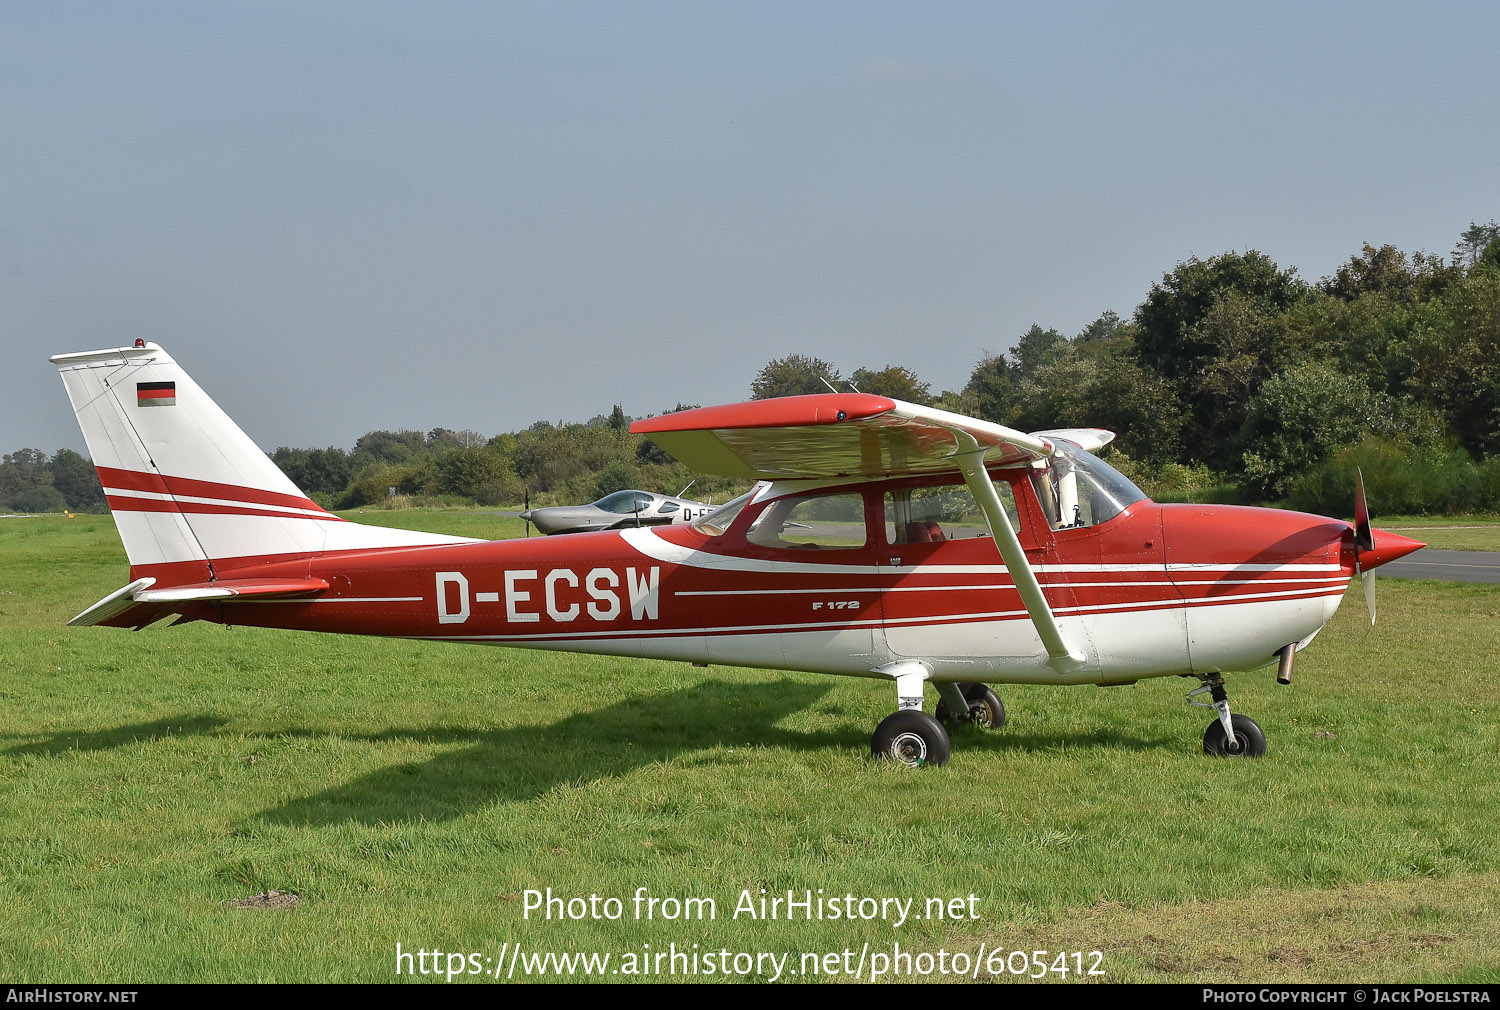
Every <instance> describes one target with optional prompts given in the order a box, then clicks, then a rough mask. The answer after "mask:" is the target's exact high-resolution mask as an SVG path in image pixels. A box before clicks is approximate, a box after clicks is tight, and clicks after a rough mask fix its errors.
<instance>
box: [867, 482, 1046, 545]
mask: <svg viewBox="0 0 1500 1010" xmlns="http://www.w3.org/2000/svg"><path fill="white" fill-rule="evenodd" d="M994 483H995V490H996V491H997V492H999V494H1000V501H1001V502H1002V503H1003V504H1004V505H1005V511H1006V514H1007V515H1009V516H1010V521H1011V525H1012V526H1013V527H1014V528H1015V529H1016V530H1020V528H1021V522H1020V517H1019V515H1018V514H1017V512H1016V503H1015V498H1014V496H1013V495H1012V494H1011V488H1010V482H1009V481H1006V480H996V481H995V482H994ZM989 535H990V528H989V525H988V524H987V523H986V522H985V521H984V515H983V514H982V513H981V512H980V511H979V506H978V504H976V503H975V501H974V497H973V495H971V494H970V493H969V489H968V488H967V487H965V486H964V485H962V484H946V485H941V486H938V487H908V488H897V489H895V490H892V491H887V492H886V494H885V542H886V543H888V544H890V545H891V546H899V545H902V544H927V543H938V542H940V541H944V540H967V539H970V538H973V537H988V536H989Z"/></svg>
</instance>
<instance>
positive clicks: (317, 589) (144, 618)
mask: <svg viewBox="0 0 1500 1010" xmlns="http://www.w3.org/2000/svg"><path fill="white" fill-rule="evenodd" d="M155 584H156V580H155V579H153V578H144V579H136V580H135V581H134V582H132V583H130V585H128V586H125V587H123V588H121V589H117V590H115V591H114V592H113V593H110V594H109V595H108V596H106V597H105V598H104V599H102V600H100V601H99V602H98V603H96V604H94V605H93V606H92V607H90V608H89V609H87V610H85V611H84V612H83V613H81V614H79V615H78V616H77V617H75V618H73V619H72V620H71V621H69V622H68V625H69V627H74V628H83V627H88V626H90V625H95V624H108V625H110V626H112V627H117V628H118V627H125V628H140V627H145V626H146V625H147V624H150V623H151V622H153V621H159V620H161V619H162V618H163V617H166V616H167V615H168V614H172V613H175V612H176V611H177V609H178V607H179V606H180V605H181V604H184V603H207V602H213V603H233V602H235V601H236V600H265V599H293V598H296V597H299V596H311V595H314V594H316V593H321V592H323V591H324V590H325V589H327V588H328V583H327V582H326V581H324V580H323V579H224V580H220V581H218V582H194V583H189V584H188V585H183V586H172V587H171V588H169V589H152V588H151V587H152V586H154V585H155Z"/></svg>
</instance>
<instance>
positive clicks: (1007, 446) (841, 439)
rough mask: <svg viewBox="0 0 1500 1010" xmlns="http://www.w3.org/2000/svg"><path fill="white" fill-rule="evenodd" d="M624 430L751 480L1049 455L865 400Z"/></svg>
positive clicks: (772, 407) (972, 424)
mask: <svg viewBox="0 0 1500 1010" xmlns="http://www.w3.org/2000/svg"><path fill="white" fill-rule="evenodd" d="M630 430H631V431H633V432H636V433H637V434H641V435H649V436H650V437H651V440H652V441H653V442H655V443H656V444H657V445H659V446H661V447H662V448H663V449H665V450H666V451H667V452H669V453H671V454H672V455H673V456H676V457H677V458H678V459H680V460H682V461H683V462H684V463H686V464H687V465H688V466H690V467H692V468H693V469H695V470H700V471H702V472H704V473H717V474H723V475H724V476H726V477H738V478H741V479H751V480H794V479H798V478H815V477H886V476H898V475H902V474H915V473H933V472H939V471H952V470H954V469H957V463H956V462H955V460H956V457H958V456H959V455H960V454H962V453H965V452H970V451H972V446H971V445H970V442H971V441H972V443H973V444H974V445H977V446H979V447H981V448H982V449H983V450H984V460H985V463H986V464H988V465H991V466H994V465H996V464H1000V465H1010V466H1014V465H1016V464H1019V463H1024V462H1028V461H1033V460H1042V459H1046V458H1048V457H1050V456H1051V455H1052V454H1053V451H1054V449H1055V446H1054V445H1053V442H1052V440H1051V439H1049V438H1047V437H1045V436H1040V435H1028V434H1026V433H1025V432H1023V431H1016V430H1015V429H1013V428H1007V427H1005V426H1004V425H1000V424H991V423H990V422H988V421H980V420H977V419H975V418H972V417H965V416H964V415H962V414H954V413H950V412H949V411H946V410H938V409H936V408H933V407H923V406H920V405H918V404H915V403H906V402H904V401H901V400H893V399H890V398H889V397H885V396H875V395H873V394H870V393H821V394H817V395H814V396H784V397H778V398H776V399H771V400H752V401H750V402H748V403H735V404H729V405H727V406H722V407H697V408H694V409H693V410H683V411H679V412H678V413H675V414H662V415H660V416H658V417H648V418H645V419H644V420H640V421H636V422H635V423H633V424H632V425H631V426H630ZM1105 434H1108V433H1105ZM1101 444H1102V443H1101Z"/></svg>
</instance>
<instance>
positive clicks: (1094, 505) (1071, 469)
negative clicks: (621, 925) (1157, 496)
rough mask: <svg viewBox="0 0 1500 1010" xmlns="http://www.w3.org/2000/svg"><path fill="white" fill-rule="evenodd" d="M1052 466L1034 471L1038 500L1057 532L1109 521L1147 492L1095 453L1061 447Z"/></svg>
mask: <svg viewBox="0 0 1500 1010" xmlns="http://www.w3.org/2000/svg"><path fill="white" fill-rule="evenodd" d="M1059 448H1060V450H1061V451H1060V452H1059V453H1058V454H1057V455H1056V456H1054V457H1052V461H1051V465H1049V466H1048V467H1046V468H1045V469H1041V470H1033V471H1032V472H1031V484H1032V487H1034V488H1035V489H1036V496H1037V500H1038V501H1039V502H1040V503H1041V506H1042V511H1043V512H1044V513H1045V514H1046V516H1047V521H1048V524H1049V525H1051V527H1052V528H1053V529H1055V530H1070V529H1081V528H1083V527H1085V526H1097V525H1099V524H1100V523H1103V522H1108V521H1109V520H1111V519H1113V518H1114V517H1115V516H1117V515H1119V514H1120V513H1121V512H1124V511H1125V510H1126V509H1127V508H1129V507H1130V506H1131V505H1133V504H1135V503H1136V502H1138V501H1144V500H1145V498H1146V492H1144V491H1142V490H1141V489H1140V488H1138V487H1136V486H1135V484H1133V483H1132V482H1131V480H1130V478H1128V477H1126V476H1125V475H1124V474H1122V473H1121V472H1120V471H1118V470H1116V469H1115V468H1114V467H1112V466H1110V465H1109V464H1108V463H1106V462H1104V461H1103V460H1102V459H1100V458H1099V457H1097V456H1095V455H1094V454H1093V453H1091V452H1086V451H1084V450H1083V449H1080V448H1078V447H1077V446H1073V445H1066V444H1064V445H1060V446H1059Z"/></svg>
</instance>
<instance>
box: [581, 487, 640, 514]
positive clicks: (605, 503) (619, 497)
mask: <svg viewBox="0 0 1500 1010" xmlns="http://www.w3.org/2000/svg"><path fill="white" fill-rule="evenodd" d="M654 500H655V499H653V498H652V497H651V496H650V495H648V494H646V493H645V492H644V491H616V492H615V493H614V494H611V495H605V496H604V497H603V498H600V499H599V500H598V501H596V502H594V505H595V507H596V508H601V509H603V510H604V511H606V512H614V513H616V514H618V515H629V514H630V513H632V512H639V511H640V510H641V509H643V508H645V507H646V506H648V505H650V504H651V503H652V501H654Z"/></svg>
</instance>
